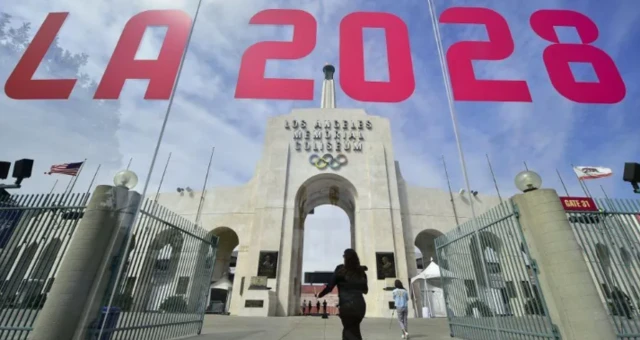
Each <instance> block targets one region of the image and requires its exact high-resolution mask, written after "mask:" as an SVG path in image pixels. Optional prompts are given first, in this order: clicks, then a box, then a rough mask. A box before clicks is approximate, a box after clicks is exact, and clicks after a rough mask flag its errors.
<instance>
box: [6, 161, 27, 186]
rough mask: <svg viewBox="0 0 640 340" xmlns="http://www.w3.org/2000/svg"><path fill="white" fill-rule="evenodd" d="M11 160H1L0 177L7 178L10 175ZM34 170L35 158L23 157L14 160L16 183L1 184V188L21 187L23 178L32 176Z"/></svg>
mask: <svg viewBox="0 0 640 340" xmlns="http://www.w3.org/2000/svg"><path fill="white" fill-rule="evenodd" d="M10 168H11V163H10V162H3V161H0V179H7V177H8V176H9V169H10ZM32 170H33V159H26V158H24V159H21V160H18V161H15V162H13V175H12V177H13V178H15V179H16V181H15V183H14V184H0V189H20V188H21V187H22V185H21V184H22V180H23V179H25V178H30V177H31V171H32Z"/></svg>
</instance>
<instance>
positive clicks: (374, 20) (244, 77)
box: [235, 7, 626, 104]
mask: <svg viewBox="0 0 640 340" xmlns="http://www.w3.org/2000/svg"><path fill="white" fill-rule="evenodd" d="M439 21H440V23H443V24H482V25H484V26H485V27H486V30H487V35H488V38H489V39H488V41H460V42H457V43H454V44H453V45H452V46H451V47H450V48H449V50H448V51H447V54H446V59H447V64H448V69H449V74H450V78H451V86H452V88H453V96H454V99H455V100H458V101H494V102H531V101H532V98H531V92H530V90H529V86H528V85H527V82H526V81H524V80H479V79H476V77H475V74H474V71H473V66H472V60H489V61H491V60H504V59H506V58H508V57H509V56H511V54H513V52H514V41H513V37H512V35H511V31H510V29H509V25H508V24H507V22H506V20H505V19H504V18H503V17H502V16H501V15H500V14H499V13H497V12H495V11H493V10H491V9H487V8H482V7H452V8H449V9H447V10H445V11H444V12H442V14H441V15H440V19H439ZM249 23H250V24H254V25H292V26H293V32H294V33H293V40H292V41H290V42H285V41H265V42H259V43H256V44H254V45H252V46H250V47H249V48H248V49H247V50H246V51H245V53H244V55H243V56H242V62H241V65H240V72H239V75H238V82H237V85H236V93H235V97H236V98H253V99H292V100H311V99H313V96H314V90H313V80H310V79H278V78H265V77H264V73H265V68H266V61H267V60H268V59H281V60H282V59H290V60H291V59H300V58H303V57H305V56H307V55H309V54H310V53H311V52H312V51H313V49H314V48H315V45H316V33H317V23H316V20H315V18H314V17H313V16H312V15H311V14H309V13H307V12H305V11H302V10H294V9H268V10H264V11H261V12H259V13H257V14H256V15H254V16H253V17H252V18H251V20H250V22H249ZM530 24H531V28H532V29H533V31H534V32H535V33H536V34H537V35H538V36H539V37H540V38H542V39H544V40H546V41H548V42H550V43H551V44H550V45H549V46H547V47H546V48H545V50H544V52H543V59H544V64H545V66H546V69H547V73H548V74H549V79H550V81H551V84H552V85H553V87H554V88H555V89H556V91H558V93H560V94H561V95H562V96H564V97H565V98H567V99H569V100H572V101H574V102H578V103H591V104H594V103H600V104H614V103H618V102H620V101H622V99H624V97H625V95H626V88H625V84H624V81H623V80H622V77H621V75H620V72H619V71H618V69H617V67H616V65H615V63H614V61H613V59H611V57H610V56H609V55H608V54H607V53H606V52H604V51H602V50H601V49H599V48H597V47H595V46H593V45H591V43H593V42H594V41H596V39H597V38H598V34H599V33H598V27H597V26H596V24H595V23H594V22H593V21H592V20H591V19H589V18H588V17H587V16H585V15H583V14H581V13H578V12H575V11H570V10H539V11H537V12H535V13H533V15H532V16H531V18H530ZM557 26H569V27H574V28H575V29H576V31H577V32H578V35H579V37H580V39H581V41H582V43H579V44H570V43H561V42H560V40H559V38H558V36H557V34H556V32H555V27H557ZM363 28H382V29H384V30H385V37H386V41H387V46H386V47H387V56H388V65H389V70H388V72H389V81H367V80H365V71H364V51H363V32H362V30H363ZM339 46H340V52H339V53H340V56H339V60H340V64H339V66H340V85H341V87H342V90H343V91H344V92H345V93H346V94H347V95H348V96H349V97H351V98H352V99H355V100H358V101H364V102H401V101H403V100H406V99H407V98H409V97H410V96H411V95H412V94H413V92H414V90H415V78H414V72H413V63H412V59H411V49H410V43H409V34H408V29H407V26H406V24H405V23H404V22H403V21H402V19H400V18H399V17H397V16H395V15H393V14H389V13H378V12H354V13H351V14H349V15H347V16H345V17H344V18H343V19H342V21H341V22H340V44H339ZM570 63H590V64H591V65H592V66H593V69H594V71H595V73H596V75H597V77H598V82H579V81H576V80H575V78H574V76H573V73H572V71H571V68H570Z"/></svg>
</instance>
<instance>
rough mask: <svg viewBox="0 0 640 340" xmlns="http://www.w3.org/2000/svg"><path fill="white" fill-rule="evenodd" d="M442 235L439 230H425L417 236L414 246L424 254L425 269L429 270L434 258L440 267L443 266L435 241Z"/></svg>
mask: <svg viewBox="0 0 640 340" xmlns="http://www.w3.org/2000/svg"><path fill="white" fill-rule="evenodd" d="M442 235H443V234H442V232H440V231H438V230H435V229H425V230H423V231H421V232H419V233H418V235H417V236H416V239H415V243H414V245H415V246H416V247H417V248H418V249H419V250H420V253H421V254H422V260H423V261H424V268H427V266H428V265H429V262H430V261H431V259H432V258H433V260H434V261H435V262H436V263H437V264H438V265H441V264H440V263H439V262H438V259H437V254H436V245H435V239H436V238H438V237H440V236H442Z"/></svg>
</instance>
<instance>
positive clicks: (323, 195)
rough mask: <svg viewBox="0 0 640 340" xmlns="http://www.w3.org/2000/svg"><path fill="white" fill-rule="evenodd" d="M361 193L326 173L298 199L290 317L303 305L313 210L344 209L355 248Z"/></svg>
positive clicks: (301, 190)
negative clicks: (304, 264)
mask: <svg viewBox="0 0 640 340" xmlns="http://www.w3.org/2000/svg"><path fill="white" fill-rule="evenodd" d="M357 198H358V194H357V191H356V188H355V186H354V185H353V184H352V183H351V182H350V181H348V180H347V179H345V178H344V177H342V176H340V175H337V174H334V173H323V174H318V175H315V176H313V177H311V178H309V179H307V180H306V181H305V182H304V183H303V184H302V185H301V186H300V187H299V188H298V191H297V193H296V196H295V212H294V223H293V242H292V243H291V244H292V249H291V251H292V261H291V271H290V273H291V277H290V282H292V283H293V285H291V286H290V288H289V289H290V290H289V310H288V311H287V314H288V315H296V312H297V310H298V309H299V308H298V306H300V295H301V285H302V281H303V274H304V273H302V262H303V261H302V257H303V252H304V223H305V220H306V218H307V216H308V215H309V213H311V212H312V211H313V209H315V208H317V207H319V206H321V205H327V204H330V205H334V206H337V207H339V208H340V209H342V210H343V211H344V212H345V213H346V214H347V216H348V217H349V222H350V234H351V248H353V249H356V250H357V249H358V246H357V245H356V234H355V230H356V229H355V221H356V218H355V216H356V211H357V207H356V201H357Z"/></svg>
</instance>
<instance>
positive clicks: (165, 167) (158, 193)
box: [153, 152, 171, 202]
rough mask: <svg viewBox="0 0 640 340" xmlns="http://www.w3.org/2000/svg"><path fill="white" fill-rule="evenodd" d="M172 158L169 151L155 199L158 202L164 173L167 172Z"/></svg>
mask: <svg viewBox="0 0 640 340" xmlns="http://www.w3.org/2000/svg"><path fill="white" fill-rule="evenodd" d="M170 160H171V152H169V157H168V158H167V164H165V165H164V171H163V172H162V177H161V178H160V184H158V191H156V197H155V198H154V199H153V200H154V201H155V202H158V196H159V195H160V188H162V182H164V175H165V174H166V173H167V168H168V167H169V161H170Z"/></svg>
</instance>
